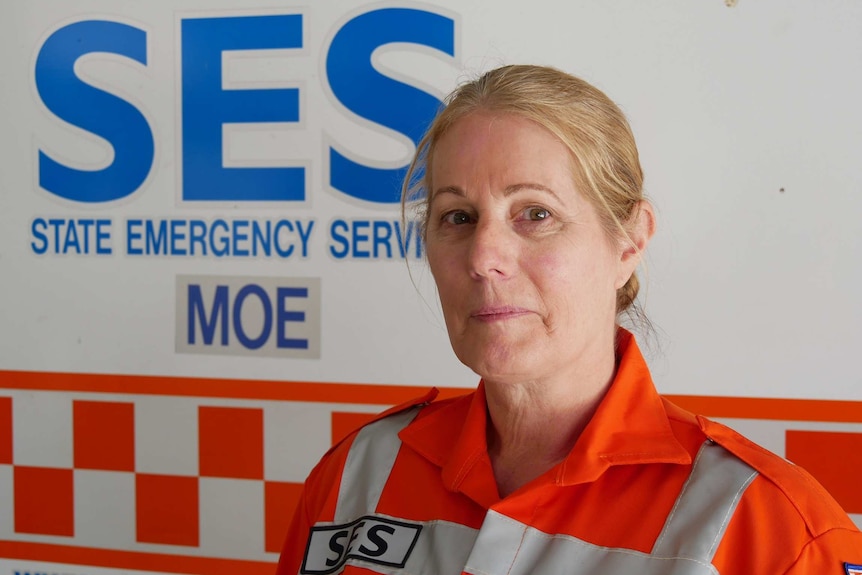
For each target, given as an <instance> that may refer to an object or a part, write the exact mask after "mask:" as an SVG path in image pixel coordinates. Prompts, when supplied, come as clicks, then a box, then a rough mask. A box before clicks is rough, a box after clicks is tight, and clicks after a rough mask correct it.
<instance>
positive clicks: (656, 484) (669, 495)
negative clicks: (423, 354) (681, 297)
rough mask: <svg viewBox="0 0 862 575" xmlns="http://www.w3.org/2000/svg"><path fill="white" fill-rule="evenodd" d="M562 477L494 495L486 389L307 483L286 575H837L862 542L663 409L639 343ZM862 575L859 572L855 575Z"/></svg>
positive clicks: (400, 412)
mask: <svg viewBox="0 0 862 575" xmlns="http://www.w3.org/2000/svg"><path fill="white" fill-rule="evenodd" d="M619 353H620V363H619V367H618V370H617V374H616V377H615V379H614V383H613V385H612V386H611V388H610V390H609V392H608V393H607V395H606V396H605V398H604V399H603V401H602V403H601V404H600V406H599V408H598V410H597V411H596V413H595V415H594V416H593V418H592V420H591V421H590V423H589V424H588V426H587V427H586V429H585V430H584V432H583V433H582V435H581V436H580V438H579V439H578V441H577V443H576V444H575V446H574V447H573V449H572V451H571V452H570V453H569V455H568V456H567V457H566V459H565V460H563V461H562V462H561V463H560V464H558V465H556V466H555V467H553V468H552V469H550V470H549V471H547V472H546V473H544V474H543V475H541V476H540V477H537V478H536V479H534V480H533V481H531V482H530V483H528V484H526V485H524V486H522V487H521V488H520V489H518V490H517V491H515V492H514V493H512V494H510V495H509V496H507V497H505V498H502V499H501V498H500V496H499V494H498V492H497V487H496V482H495V480H494V474H493V470H492V467H491V461H490V459H489V456H488V452H487V448H486V438H485V429H486V424H487V412H486V409H487V408H486V403H485V393H484V387H483V384H481V383H480V385H479V387H478V389H477V390H476V391H475V392H474V393H471V394H469V395H467V396H463V397H460V398H455V399H451V400H446V401H438V402H432V400H433V398H434V396H435V395H436V391H434V390H432V392H430V393H429V394H428V395H427V396H425V397H424V398H420V399H418V400H416V401H415V402H412V403H411V404H407V405H404V406H399V407H398V408H395V409H392V410H390V411H388V412H386V413H384V414H383V415H381V416H380V417H379V418H378V419H376V420H375V421H374V422H372V423H370V424H368V425H366V426H364V427H363V428H362V429H360V430H358V431H357V432H354V433H353V434H351V435H350V436H349V437H348V438H346V439H345V440H344V441H343V442H341V443H340V444H338V445H337V446H335V447H334V448H333V449H332V450H331V451H330V452H329V453H327V454H326V456H325V457H324V458H323V460H322V461H321V462H320V463H319V464H318V465H317V467H315V469H314V470H313V471H312V473H311V475H310V476H309V478H308V480H307V482H306V484H305V490H304V493H303V497H302V499H301V501H300V504H299V507H298V509H297V512H296V515H295V516H294V519H293V522H292V524H291V527H290V530H289V533H288V536H287V539H286V542H285V545H284V550H283V552H282V555H281V560H280V562H279V567H278V575H295V574H297V573H303V574H308V575H329V574H332V573H339V572H344V573H386V574H389V575H395V574H399V573H404V574H405V575H419V574H427V575H443V574H446V573H453V574H454V573H472V574H474V575H521V574H523V575H526V574H535V573H574V574H583V575H598V574H607V573H638V574H639V575H644V574H654V575H659V574H666V573H673V574H678V575H682V574H686V575H689V574H700V573H704V574H706V573H713V574H714V573H721V574H723V575H730V574H739V575H752V574H760V573H763V574H770V575H778V574H799V575H802V574H805V575H810V574H817V575H821V574H830V573H834V574H836V575H843V574H851V573H854V571H853V570H854V569H856V568H859V564H862V533H860V532H859V530H858V529H857V528H856V527H855V525H854V524H853V523H852V521H851V520H850V519H849V517H847V515H846V513H844V512H843V511H842V510H841V508H840V507H839V506H838V504H837V503H836V502H835V501H834V500H833V499H832V498H831V497H830V496H829V494H828V493H826V491H825V490H824V489H823V488H822V487H821V486H820V485H819V484H818V483H817V482H816V481H815V480H814V479H812V478H811V476H810V475H808V474H807V473H806V472H805V471H804V470H802V469H800V468H798V467H796V466H794V465H792V464H790V463H788V462H786V461H785V460H783V459H781V458H779V457H778V456H776V455H773V454H771V453H769V452H767V451H765V450H764V449H762V448H760V447H758V446H757V445H754V444H753V443H751V442H750V441H748V440H746V439H745V438H743V437H741V436H740V435H739V434H737V433H736V432H734V431H732V430H730V429H729V428H727V427H725V426H723V425H720V424H718V423H715V422H712V421H709V420H707V419H705V418H703V417H700V416H695V415H692V414H690V413H688V412H686V411H684V410H682V409H680V408H678V407H677V406H675V405H673V404H672V403H670V402H668V401H666V400H664V399H663V398H661V397H660V396H659V395H658V393H657V391H656V389H655V387H654V385H653V383H652V381H651V379H650V376H649V371H648V369H647V366H646V363H645V362H644V360H643V357H642V356H641V354H640V351H639V350H638V348H637V345H636V344H635V342H634V339H633V338H632V337H631V335H630V334H628V333H625V332H622V334H621V337H620V346H619ZM859 569H862V568H859Z"/></svg>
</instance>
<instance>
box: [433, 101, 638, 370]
mask: <svg viewBox="0 0 862 575" xmlns="http://www.w3.org/2000/svg"><path fill="white" fill-rule="evenodd" d="M430 170H431V172H430V173H431V183H432V189H431V190H430V191H429V193H430V194H431V199H430V203H429V213H428V228H427V245H426V248H427V254H428V261H429V264H430V266H431V271H432V273H433V275H434V279H435V281H436V283H437V289H438V292H439V295H440V300H441V303H442V307H443V314H444V317H445V320H446V327H447V329H448V332H449V339H450V341H451V343H452V348H453V349H454V350H455V354H456V355H457V356H458V358H459V359H460V360H461V361H462V362H463V363H464V364H465V365H467V366H468V367H470V368H471V369H473V370H474V371H475V372H476V373H478V374H479V375H481V376H482V377H484V378H486V379H488V380H494V381H505V380H511V381H517V380H523V379H540V378H543V377H547V376H566V374H567V373H572V374H574V373H576V372H578V371H580V370H582V369H583V367H584V366H589V365H590V363H589V362H596V361H600V360H601V359H602V358H604V359H606V358H607V354H608V353H610V354H611V357H612V354H613V344H614V323H615V316H616V309H615V306H616V290H617V288H619V287H621V286H622V285H623V284H624V283H625V282H626V281H627V280H628V278H629V276H630V275H631V273H632V272H633V270H634V266H635V265H636V263H637V262H636V261H634V262H633V261H631V260H633V259H635V258H634V257H631V256H632V254H631V253H630V252H631V250H628V249H627V248H626V247H625V246H624V245H623V244H622V242H617V241H614V240H612V239H610V238H609V237H608V235H607V233H606V232H605V231H604V229H603V228H602V226H601V225H600V223H599V220H598V217H597V214H596V211H595V209H594V208H593V207H592V205H591V204H590V203H589V202H588V201H587V200H586V198H584V197H583V196H582V195H581V193H580V192H579V191H578V190H577V189H576V187H575V183H574V181H573V179H572V162H571V158H570V153H569V151H568V149H567V148H566V147H565V146H564V145H563V144H562V142H560V141H559V140H558V139H557V138H556V137H555V136H554V135H552V134H551V133H550V132H549V131H548V130H546V129H545V128H543V127H541V126H539V125H538V124H535V123H533V122H531V121H529V120H527V119H524V118H521V117H519V116H515V115H508V114H493V113H489V112H479V113H474V114H471V115H469V116H466V117H465V118H462V119H460V120H458V121H457V122H456V123H455V124H454V125H453V126H452V127H451V128H450V129H449V131H448V132H447V133H446V134H445V135H444V136H443V137H442V138H441V139H440V140H439V142H438V144H437V147H436V148H435V151H434V156H433V161H432V165H431V166H430ZM596 354H599V355H596Z"/></svg>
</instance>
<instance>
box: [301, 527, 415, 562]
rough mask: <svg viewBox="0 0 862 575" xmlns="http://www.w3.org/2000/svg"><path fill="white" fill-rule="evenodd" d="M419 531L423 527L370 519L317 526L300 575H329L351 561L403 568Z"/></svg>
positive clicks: (313, 530)
mask: <svg viewBox="0 0 862 575" xmlns="http://www.w3.org/2000/svg"><path fill="white" fill-rule="evenodd" d="M420 531H422V525H417V524H413V523H405V522H403V521H394V520H392V519H388V518H385V517H375V516H371V515H369V516H366V517H360V518H359V519H356V520H355V521H351V522H350V523H345V524H343V525H323V526H314V527H312V528H311V536H310V537H309V538H308V546H307V547H306V549H305V558H304V559H303V561H302V568H301V569H300V571H299V572H300V573H301V574H302V575H327V574H328V573H334V572H336V571H338V570H339V569H341V567H342V566H343V565H344V564H345V563H346V562H347V561H348V559H357V560H360V561H367V562H369V563H376V564H378V565H387V566H389V567H398V568H401V567H404V565H406V564H407V558H408V557H409V556H410V553H411V552H412V551H413V547H414V546H415V545H416V540H417V539H418V538H419V532H420Z"/></svg>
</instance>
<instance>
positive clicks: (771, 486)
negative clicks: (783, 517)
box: [696, 416, 857, 537]
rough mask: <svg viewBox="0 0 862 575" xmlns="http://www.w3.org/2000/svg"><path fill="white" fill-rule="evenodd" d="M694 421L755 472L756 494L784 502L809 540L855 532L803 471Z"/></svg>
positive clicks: (703, 419)
mask: <svg viewBox="0 0 862 575" xmlns="http://www.w3.org/2000/svg"><path fill="white" fill-rule="evenodd" d="M696 419H697V422H698V425H699V426H700V428H701V429H702V430H703V432H704V434H705V435H706V436H707V437H708V438H710V439H712V440H713V441H715V442H716V443H718V444H719V445H721V446H722V447H723V448H724V449H726V450H727V451H729V452H730V453H732V454H733V455H734V456H736V457H737V458H738V459H740V460H742V461H743V462H745V463H746V464H747V465H749V466H750V467H752V468H753V469H754V470H755V471H757V473H758V476H759V478H758V483H760V485H759V487H758V488H757V490H756V492H757V493H759V494H760V495H761V497H765V498H767V499H769V500H772V502H773V503H775V502H784V503H785V505H786V506H788V507H789V508H790V509H788V511H791V510H792V511H791V513H792V514H793V515H796V516H798V518H799V519H800V520H801V521H802V523H803V524H804V525H805V528H806V530H807V531H808V532H809V534H810V535H811V536H812V537H818V536H820V535H823V534H824V533H827V532H828V531H830V530H832V529H836V528H847V529H850V530H854V531H855V530H857V529H856V527H855V525H854V524H853V522H852V521H851V520H850V518H849V517H848V515H847V513H846V512H845V511H844V510H843V509H842V508H841V506H840V505H838V503H837V502H836V501H835V499H834V498H833V497H832V496H831V495H830V494H829V492H828V491H826V489H825V488H824V487H823V486H822V485H820V483H819V482H818V481H817V480H816V479H814V477H812V476H811V474H810V473H808V472H807V471H806V470H805V469H803V468H802V467H799V466H798V465H795V464H793V463H791V462H789V461H787V460H786V459H783V458H782V457H779V456H778V455H776V454H774V453H772V452H771V451H769V450H767V449H765V448H763V447H761V446H760V445H757V444H756V443H754V442H753V441H751V440H749V439H748V438H746V437H744V436H743V435H741V434H740V433H738V432H736V431H734V430H733V429H730V428H729V427H727V426H725V425H722V424H721V423H718V422H715V421H712V420H710V419H707V418H706V417H702V416H696Z"/></svg>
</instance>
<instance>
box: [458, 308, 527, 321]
mask: <svg viewBox="0 0 862 575" xmlns="http://www.w3.org/2000/svg"><path fill="white" fill-rule="evenodd" d="M529 313H532V312H531V311H530V310H528V309H526V308H522V307H517V306H509V305H504V306H483V307H481V308H479V309H477V310H475V311H473V312H472V313H471V314H470V318H471V319H475V320H479V321H489V322H490V321H503V320H507V319H514V318H517V317H521V316H523V315H527V314H529Z"/></svg>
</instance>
